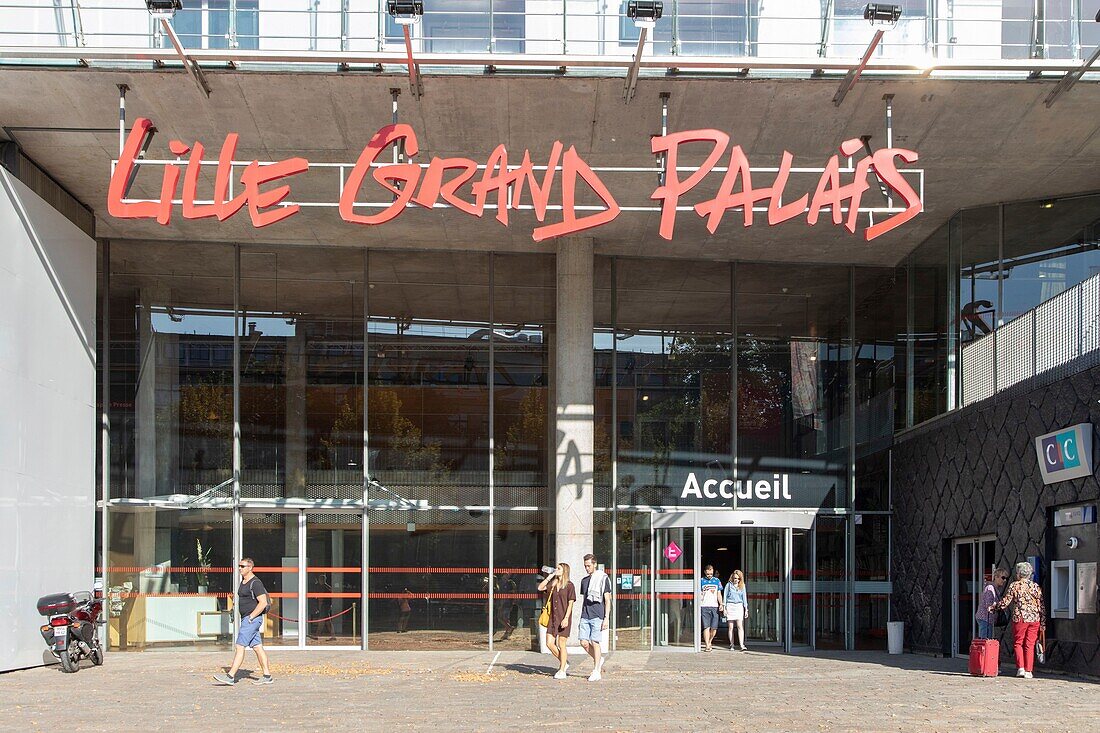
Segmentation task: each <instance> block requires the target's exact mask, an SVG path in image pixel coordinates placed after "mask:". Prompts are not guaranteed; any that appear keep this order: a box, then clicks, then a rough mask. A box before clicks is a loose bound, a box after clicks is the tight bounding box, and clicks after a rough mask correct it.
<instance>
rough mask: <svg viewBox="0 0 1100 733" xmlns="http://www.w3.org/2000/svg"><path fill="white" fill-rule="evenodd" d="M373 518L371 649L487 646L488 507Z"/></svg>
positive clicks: (376, 513)
mask: <svg viewBox="0 0 1100 733" xmlns="http://www.w3.org/2000/svg"><path fill="white" fill-rule="evenodd" d="M372 498H381V497H380V496H378V495H375V496H372ZM369 523H370V524H369V535H370V540H369V542H370V554H369V558H370V559H369V568H368V573H369V575H368V577H369V583H370V590H369V598H370V600H369V606H368V608H369V613H368V626H367V630H368V634H369V635H368V644H369V646H370V648H371V649H375V650H380V649H381V650H394V649H410V650H430V649H437V650H453V649H486V648H488V644H489V583H490V579H491V574H490V572H489V512H488V511H487V510H484V509H458V508H454V507H444V508H435V509H424V510H396V509H395V510H388V509H387V510H377V511H371V512H370V517H369ZM502 575H503V573H502ZM504 592H506V593H511V592H512V591H511V590H510V588H509V589H508V590H506V591H504ZM516 592H519V591H516ZM509 612H510V609H509ZM498 623H499V622H498ZM521 637H522V634H520V636H519V637H517V642H521V641H522V639H521ZM524 648H526V647H524Z"/></svg>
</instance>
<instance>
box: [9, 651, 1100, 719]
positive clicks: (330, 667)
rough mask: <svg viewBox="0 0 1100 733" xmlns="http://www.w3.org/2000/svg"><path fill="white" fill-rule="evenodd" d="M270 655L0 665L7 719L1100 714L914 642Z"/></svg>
mask: <svg viewBox="0 0 1100 733" xmlns="http://www.w3.org/2000/svg"><path fill="white" fill-rule="evenodd" d="M248 661H249V662H251V661H252V660H248ZM271 661H272V664H273V670H272V671H273V673H274V675H275V678H276V679H275V684H273V685H270V686H264V687H260V686H255V685H252V684H249V683H248V681H247V680H246V681H245V682H244V683H243V684H238V685H237V686H235V687H232V688H229V687H219V686H215V685H214V684H213V682H212V681H211V679H210V675H211V674H213V673H216V672H219V671H221V668H222V667H223V666H224V665H226V664H227V663H228V662H229V655H228V654H226V653H214V652H144V653H128V654H122V653H115V654H111V655H109V656H108V659H107V663H106V664H105V665H104V666H103V667H99V668H93V667H90V666H85V667H82V668H81V670H80V671H79V672H78V673H77V674H75V675H65V674H62V673H61V672H60V670H59V669H58V668H57V667H49V668H40V669H32V670H25V671H21V672H12V673H8V674H5V675H0V690H3V695H4V705H3V707H2V708H0V730H2V731H9V730H10V731H37V730H41V731H56V730H72V731H121V730H126V731H131V730H140V731H154V730H166V729H170V730H172V731H173V733H184V732H186V731H209V730H214V729H219V730H233V729H242V730H248V729H257V730H278V731H299V730H301V731H307V730H331V729H356V730H364V731H374V730H385V731H404V730H445V731H466V730H519V729H527V730H532V729H538V730H546V729H548V730H580V729H583V730H586V731H587V730H596V731H602V730H608V731H620V730H662V731H663V730H690V731H697V730H716V729H717V730H721V731H752V732H753V733H759V732H761V731H817V732H820V731H920V732H921V733H924V732H925V731H957V730H966V731H998V732H1003V731H1010V730H1022V729H1025V728H1026V729H1028V730H1033V731H1083V730H1092V729H1095V722H1096V719H1097V716H1100V685H1098V684H1097V683H1096V682H1094V681H1089V680H1085V679H1077V678H1071V677H1059V676H1054V677H1047V676H1043V675H1040V676H1038V677H1037V678H1036V679H1034V680H1020V679H1016V678H1015V677H1007V676H1003V677H998V678H989V679H982V678H974V677H970V676H968V675H967V674H966V664H965V662H964V661H963V660H957V659H942V658H934V657H925V656H920V655H913V654H905V655H901V656H889V655H886V654H883V653H880V652H851V653H842V652H838V653H829V654H826V653H813V654H792V655H785V654H780V653H776V652H767V651H755V650H753V651H750V652H748V653H740V652H729V651H726V650H715V652H713V653H710V654H690V653H673V652H653V653H650V652H619V653H616V654H614V655H612V656H611V657H610V658H609V659H608V660H607V662H606V663H605V667H604V669H605V676H604V679H603V680H602V681H601V682H598V683H590V682H588V681H587V679H586V678H587V676H588V674H589V672H590V670H591V662H590V661H589V660H588V659H587V657H584V656H582V655H576V656H574V657H572V663H571V665H570V671H569V677H568V679H566V680H561V681H559V680H554V679H553V678H552V677H551V674H552V671H553V670H552V668H551V667H550V658H549V657H548V656H545V655H539V654H534V653H530V652H501V653H499V654H496V653H493V652H485V651H480V652H477V651H474V652H366V653H362V652H346V651H327V650H326V651H308V652H301V651H288V650H279V649H272V650H271ZM245 669H249V670H250V669H251V667H250V665H249V664H246V666H245ZM1005 671H1007V668H1006V670H1005ZM250 674H253V673H251V672H250ZM70 702H71V703H73V704H75V705H77V706H78V707H77V709H76V712H75V713H74V712H71V711H70V710H69V708H68V707H67V706H68V704H69V703H70Z"/></svg>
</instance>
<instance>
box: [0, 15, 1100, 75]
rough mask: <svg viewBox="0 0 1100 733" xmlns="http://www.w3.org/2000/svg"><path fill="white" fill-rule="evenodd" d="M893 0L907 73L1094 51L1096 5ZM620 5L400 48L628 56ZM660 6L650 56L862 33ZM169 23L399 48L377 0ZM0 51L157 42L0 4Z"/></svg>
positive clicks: (436, 23)
mask: <svg viewBox="0 0 1100 733" xmlns="http://www.w3.org/2000/svg"><path fill="white" fill-rule="evenodd" d="M901 5H902V7H903V15H902V17H901V20H900V21H899V22H898V23H897V25H896V26H895V27H893V28H891V29H889V30H887V31H886V33H885V35H884V37H883V39H882V42H881V43H880V44H879V46H878V48H877V49H876V50H875V53H874V57H873V58H874V59H875V60H896V61H898V62H900V63H904V64H910V65H915V66H917V67H927V66H933V65H937V64H940V65H943V64H947V65H956V66H958V65H965V64H966V63H972V62H975V61H986V62H988V61H1005V60H1021V59H1023V60H1029V59H1048V60H1050V59H1061V60H1078V59H1082V58H1087V57H1088V56H1089V55H1090V54H1091V53H1092V51H1093V49H1094V48H1095V47H1096V46H1097V44H1100V23H1097V22H1095V20H1094V18H1095V15H1096V12H1097V10H1098V9H1100V0H1082V1H1081V2H1074V3H1066V2H1054V1H1050V2H1037V3H1018V2H1008V1H1007V0H1005V1H1003V2H998V1H994V2H985V3H980V4H973V5H974V7H972V8H971V7H969V6H967V7H963V6H960V5H958V4H954V5H951V4H947V3H942V2H932V1H931V0H928V1H926V0H905V1H904V2H902V3H901ZM626 6H627V3H626V2H615V0H599V1H598V0H426V1H425V3H424V16H423V18H422V19H421V21H420V22H419V23H417V24H416V25H414V26H412V42H413V50H414V52H416V53H420V54H441V55H479V56H480V55H501V56H506V55H516V54H523V55H542V56H571V57H594V58H597V59H598V58H607V57H622V58H626V59H629V58H631V57H632V55H633V54H634V52H635V50H636V47H637V41H638V34H639V31H638V29H637V28H636V27H635V25H634V22H633V21H632V20H630V19H629V18H627V17H626ZM979 6H980V7H979ZM1024 6H1026V8H1024ZM1094 6H1095V7H1094ZM664 7H665V13H664V16H663V17H662V18H661V19H660V20H659V21H657V23H656V26H655V28H653V29H652V31H650V33H649V34H648V39H647V47H646V53H647V54H650V55H653V56H670V57H697V58H721V59H724V60H729V59H761V60H766V59H788V60H789V59H805V60H812V59H826V60H828V59H833V60H841V59H842V60H852V59H857V58H859V57H860V56H861V55H862V54H863V52H864V51H865V50H866V48H867V45H868V43H869V41H870V40H871V37H872V36H873V35H874V30H875V29H874V28H872V27H871V26H870V25H869V24H868V23H867V22H866V21H865V20H864V19H863V18H862V7H863V5H862V4H860V3H848V2H845V3H834V2H829V3H822V2H819V0H787V1H786V2H782V3H763V2H759V1H758V0H740V1H731V2H705V1H702V0H680V1H679V2H675V1H673V0H670V1H668V2H665V4H664ZM822 7H825V8H826V10H824V11H823V10H822ZM172 24H173V28H174V29H175V32H176V33H177V35H178V36H179V37H180V39H181V41H182V42H183V45H184V46H185V47H186V48H191V49H207V50H225V51H227V52H233V53H238V54H241V55H245V56H246V55H247V54H248V52H284V53H307V54H308V52H319V53H321V52H333V53H349V54H355V53H358V54H370V53H386V52H393V53H394V54H395V55H396V54H397V53H398V52H403V51H404V35H403V28H402V27H401V26H399V25H397V24H396V23H395V22H394V21H393V19H391V18H389V17H388V16H387V14H386V12H385V2H384V1H382V0H363V1H361V2H356V1H355V0H297V1H296V0H184V9H183V10H182V11H179V12H177V13H176V14H175V17H174V18H173V20H172ZM0 47H7V48H9V49H10V48H24V47H26V48H33V49H57V48H74V49H80V48H86V49H92V50H95V49H114V50H139V49H146V50H147V49H167V48H170V45H169V43H168V39H167V38H166V37H165V36H164V34H163V32H162V31H161V27H160V23H159V22H155V21H154V19H153V18H152V17H151V16H150V14H149V12H148V11H147V10H146V7H145V3H144V2H143V0H0ZM6 55H7V56H8V57H9V58H11V57H12V54H11V53H10V52H9V53H8V54H6ZM28 56H31V57H33V53H29V54H28ZM429 60H430V59H429Z"/></svg>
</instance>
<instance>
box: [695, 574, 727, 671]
mask: <svg viewBox="0 0 1100 733" xmlns="http://www.w3.org/2000/svg"><path fill="white" fill-rule="evenodd" d="M721 613H722V581H721V580H719V579H718V578H716V577H714V566H713V565H707V566H706V567H705V568H703V577H702V578H700V579H699V615H700V617H701V619H700V620H701V621H702V624H701V626H702V629H703V651H705V652H709V651H710V650H711V643H712V642H713V641H714V635H715V634H717V633H718V617H719V615H720V614H721Z"/></svg>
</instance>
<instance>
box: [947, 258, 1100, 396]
mask: <svg viewBox="0 0 1100 733" xmlns="http://www.w3.org/2000/svg"><path fill="white" fill-rule="evenodd" d="M1098 362H1100V275H1094V276H1092V277H1090V278H1089V279H1087V280H1085V281H1084V282H1081V283H1079V284H1077V285H1075V286H1074V287H1072V288H1069V289H1068V290H1065V291H1063V292H1061V293H1059V294H1058V295H1056V296H1054V297H1053V298H1051V299H1049V300H1046V301H1044V302H1043V303H1041V304H1039V305H1038V306H1037V307H1035V308H1033V309H1032V310H1029V311H1027V312H1026V313H1024V314H1022V315H1020V316H1019V317H1017V318H1014V319H1013V320H1011V321H1009V322H1008V323H1006V324H1004V325H1003V326H1000V327H998V328H997V329H996V330H995V331H993V332H992V333H990V334H988V335H986V336H982V337H981V338H979V339H976V340H974V341H971V342H970V343H968V344H964V345H963V347H962V404H963V405H969V404H972V403H974V402H978V401H980V400H984V399H987V398H989V397H992V396H993V395H995V394H997V393H998V392H1001V391H1003V390H1006V389H1008V388H1009V387H1012V386H1014V385H1016V384H1019V383H1021V382H1023V381H1024V380H1027V379H1030V378H1031V377H1034V376H1037V375H1039V374H1047V373H1052V374H1055V375H1058V374H1060V371H1066V370H1076V369H1079V368H1084V367H1087V366H1092V365H1093V364H1095V363H1098Z"/></svg>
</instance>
